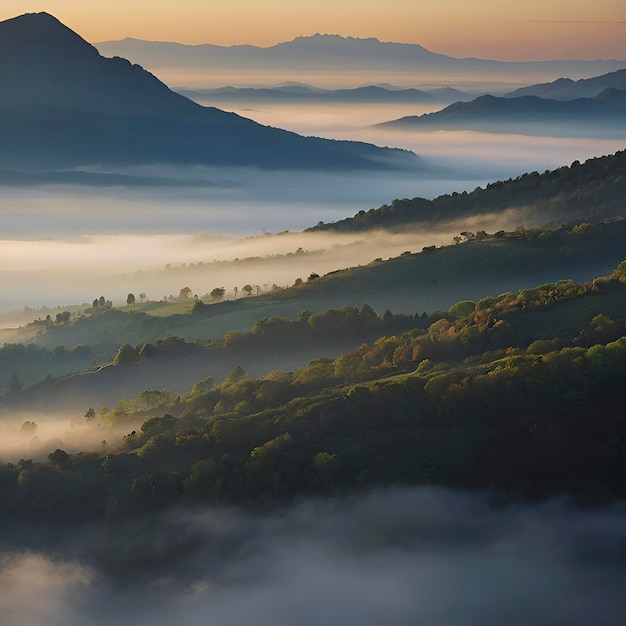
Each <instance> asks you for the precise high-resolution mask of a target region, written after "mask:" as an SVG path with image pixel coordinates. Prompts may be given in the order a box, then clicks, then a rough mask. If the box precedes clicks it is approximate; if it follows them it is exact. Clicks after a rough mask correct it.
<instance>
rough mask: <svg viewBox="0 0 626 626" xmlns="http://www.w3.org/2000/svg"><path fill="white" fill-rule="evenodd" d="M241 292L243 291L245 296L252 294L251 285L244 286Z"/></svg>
mask: <svg viewBox="0 0 626 626" xmlns="http://www.w3.org/2000/svg"><path fill="white" fill-rule="evenodd" d="M241 291H245V292H246V295H247V296H249V295H251V294H252V285H244V286H243V287H242V288H241Z"/></svg>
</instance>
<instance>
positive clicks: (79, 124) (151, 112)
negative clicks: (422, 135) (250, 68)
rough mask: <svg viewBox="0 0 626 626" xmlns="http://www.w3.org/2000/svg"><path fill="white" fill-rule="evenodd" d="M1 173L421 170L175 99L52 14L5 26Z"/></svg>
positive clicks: (409, 158)
mask: <svg viewBox="0 0 626 626" xmlns="http://www.w3.org/2000/svg"><path fill="white" fill-rule="evenodd" d="M0 55H1V56H2V64H1V65H0V93H1V94H2V95H1V97H0V114H1V115H2V120H3V124H2V128H1V130H0V167H4V168H7V169H60V168H67V167H76V166H80V165H89V164H94V163H97V164H107V165H116V164H133V163H155V162H158V163H202V164H211V165H226V166H228V165H253V166H259V167H266V168H292V169H293V168H320V169H325V168H339V169H345V168H354V169H359V168H364V169H371V168H384V167H396V166H399V167H409V168H413V167H415V165H416V162H417V158H416V157H415V155H413V154H412V153H409V152H406V151H400V150H389V149H381V148H377V147H375V146H372V145H369V144H364V143H356V142H339V141H330V140H325V139H317V138H305V137H301V136H299V135H296V134H294V133H290V132H287V131H282V130H278V129H275V128H270V127H266V126H261V125H259V124H257V123H255V122H253V121H251V120H248V119H245V118H242V117H239V116H238V115H235V114H233V113H225V112H223V111H220V110H219V109H214V108H204V107H201V106H199V105H197V104H196V103H194V102H192V101H191V100H188V99H187V98H184V97H183V96H181V95H179V94H176V93H174V92H173V91H171V90H170V89H168V88H167V87H166V86H165V85H164V84H163V83H161V82H160V81H159V80H157V79H156V78H155V77H154V76H153V75H151V74H150V73H148V72H146V71H145V70H143V69H142V68H141V67H139V66H137V65H131V63H129V62H128V61H126V60H124V59H120V58H113V59H106V58H104V57H101V56H100V55H99V53H98V51H97V50H96V49H95V48H94V47H93V46H91V45H90V44H88V43H87V42H86V41H84V40H83V39H82V38H81V37H79V36H78V35H77V34H76V33H74V32H73V31H71V30H70V29H68V28H67V27H65V26H64V25H63V24H61V23H60V22H59V21H58V20H56V19H55V18H54V17H52V16H51V15H48V14H47V13H37V14H27V15H23V16H20V17H17V18H14V19H11V20H6V21H4V22H1V23H0Z"/></svg>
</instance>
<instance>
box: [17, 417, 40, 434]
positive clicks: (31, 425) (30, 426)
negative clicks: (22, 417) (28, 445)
mask: <svg viewBox="0 0 626 626" xmlns="http://www.w3.org/2000/svg"><path fill="white" fill-rule="evenodd" d="M20 430H21V431H22V433H24V434H25V435H32V434H34V432H35V431H36V430H37V422H31V421H30V420H26V421H25V422H24V423H23V424H22V426H21V427H20Z"/></svg>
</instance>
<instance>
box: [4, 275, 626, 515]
mask: <svg viewBox="0 0 626 626" xmlns="http://www.w3.org/2000/svg"><path fill="white" fill-rule="evenodd" d="M625 301H626V263H622V264H621V265H620V266H619V268H618V269H617V270H616V271H615V272H614V273H613V274H612V275H611V276H610V277H608V278H598V279H594V280H593V281H589V282H585V283H574V282H573V281H559V282H556V283H551V284H546V285H542V286H539V287H536V288H533V289H528V290H523V291H521V292H520V293H519V294H517V295H513V294H511V293H506V294H503V295H501V296H499V297H498V298H483V299H481V300H479V301H478V302H476V303H474V302H460V303H457V305H455V306H454V307H452V308H451V309H450V310H449V311H448V312H447V313H443V314H440V315H439V316H433V319H435V318H437V319H436V321H433V322H432V323H429V324H428V325H427V326H425V325H422V327H419V326H417V327H415V328H413V329H412V330H409V331H408V332H405V333H403V334H399V335H395V336H388V337H382V338H381V339H379V340H377V341H375V342H373V343H372V344H365V345H363V346H361V347H360V348H358V349H357V350H355V351H353V352H350V353H348V354H345V355H343V356H341V357H339V358H337V359H334V360H332V359H327V358H319V359H315V360H313V361H312V362H311V363H310V364H309V365H308V366H306V367H303V368H301V369H299V370H297V371H295V372H275V373H273V374H270V375H268V376H265V377H262V378H258V379H249V378H248V377H246V375H245V373H244V372H243V371H242V369H241V368H239V367H235V368H233V370H232V372H231V373H230V375H229V376H228V377H227V378H226V380H225V381H224V382H223V383H222V384H220V385H219V386H213V383H212V381H210V380H203V381H198V382H197V384H195V385H194V387H193V389H192V390H191V392H190V393H189V394H188V395H185V396H182V397H172V396H171V395H168V394H159V393H155V392H146V394H142V395H140V396H139V397H138V398H137V400H136V401H134V402H126V404H125V406H124V407H123V408H124V409H125V410H117V411H110V412H109V413H107V414H106V415H105V416H104V417H103V418H102V419H105V420H108V422H109V423H111V424H124V423H126V424H128V428H129V430H130V428H131V426H132V427H133V428H134V429H133V430H132V432H130V433H129V434H128V436H127V437H125V439H124V443H123V445H122V447H121V448H120V449H119V450H117V451H112V450H109V451H108V453H106V452H93V453H81V454H76V455H70V454H67V453H66V452H65V451H64V450H62V449H57V450H54V451H53V450H51V451H50V454H49V459H48V460H49V462H47V463H34V462H33V461H28V460H22V461H20V462H19V463H18V464H4V465H1V466H0V495H1V497H2V499H3V502H5V508H4V511H5V513H6V514H10V515H13V516H15V515H19V516H20V517H21V518H22V519H28V518H33V519H38V520H41V519H46V520H68V519H72V520H73V521H76V520H86V519H102V518H103V517H105V518H106V517H108V518H112V519H119V518H124V517H127V516H132V515H135V514H140V513H145V512H147V511H151V510H155V509H160V508H163V507H168V506H171V505H174V504H180V503H188V504H191V503H194V502H218V503H228V504H234V503H238V504H244V505H248V506H252V505H254V506H268V505H271V504H274V503H279V502H283V501H285V500H286V499H291V498H294V497H297V496H299V495H304V494H327V493H344V492H350V491H354V490H358V489H363V488H368V487H372V486H376V485H390V484H438V485H447V486H455V487H464V488H480V489H494V490H496V491H498V492H500V493H502V494H506V495H507V497H509V498H540V497H545V496H549V495H553V494H557V493H569V494H570V495H571V496H573V497H575V498H576V499H577V500H578V501H579V502H584V503H588V504H589V503H598V502H607V501H611V500H615V499H622V498H624V497H626V489H625V487H624V486H625V485H626V480H625V479H626V450H625V449H624V445H623V442H624V440H625V437H626V429H625V425H624V421H623V406H624V401H625V400H626V397H625V393H626V384H625V383H626V380H625V375H626V374H625V373H626V317H625V316H624V308H623V303H624V302H625ZM429 322H431V320H429ZM300 323H301V322H300ZM292 324H293V325H290V324H289V323H287V326H285V324H282V326H281V328H280V331H279V332H280V333H282V334H285V333H287V334H291V335H293V336H294V337H298V333H299V332H301V331H298V329H297V323H292ZM260 347H261V348H262V347H263V346H262V345H261V346H260ZM134 358H135V357H134V356H133V358H132V359H131V361H132V360H134ZM128 366H131V367H132V365H128ZM128 366H126V367H128ZM117 367H124V365H123V364H120V365H118V366H117ZM138 420H139V421H141V420H145V421H143V424H142V425H141V426H140V427H139V426H134V424H137V423H138ZM35 496H36V497H35Z"/></svg>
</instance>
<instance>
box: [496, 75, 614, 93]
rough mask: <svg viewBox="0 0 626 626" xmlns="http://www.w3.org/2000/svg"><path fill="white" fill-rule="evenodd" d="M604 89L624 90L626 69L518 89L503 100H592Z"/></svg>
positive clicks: (561, 79) (560, 79)
mask: <svg viewBox="0 0 626 626" xmlns="http://www.w3.org/2000/svg"><path fill="white" fill-rule="evenodd" d="M605 89H621V90H626V69H624V70H617V71H615V72H609V73H608V74H602V76H593V77H592V78H581V79H580V80H572V79H571V78H558V79H557V80H555V81H552V82H551V83H541V84H538V85H529V86H528V87H520V88H519V89H515V90H514V91H511V92H510V93H507V94H505V96H504V97H505V98H519V97H521V96H538V97H539V98H550V99H552V100H574V99H575V98H594V97H595V96H597V95H598V94H600V93H602V92H603V91H604V90H605Z"/></svg>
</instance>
